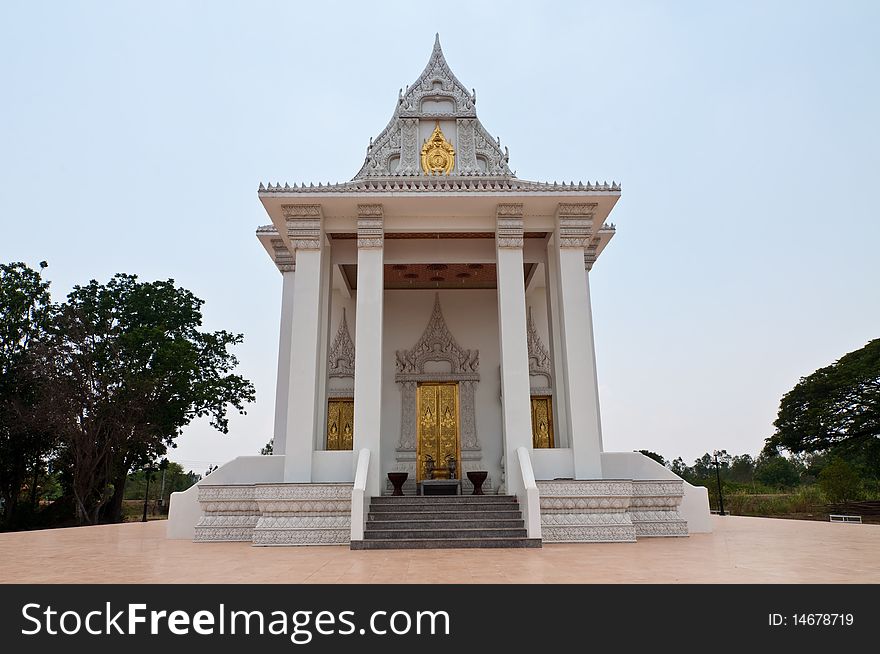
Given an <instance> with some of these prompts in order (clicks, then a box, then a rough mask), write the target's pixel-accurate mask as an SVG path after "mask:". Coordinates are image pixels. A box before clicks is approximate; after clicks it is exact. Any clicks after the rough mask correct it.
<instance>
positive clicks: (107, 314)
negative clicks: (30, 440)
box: [43, 274, 254, 524]
mask: <svg viewBox="0 0 880 654" xmlns="http://www.w3.org/2000/svg"><path fill="white" fill-rule="evenodd" d="M202 304H203V302H202V300H200V299H199V298H197V297H196V296H195V295H193V294H192V293H191V292H190V291H188V290H186V289H183V288H179V287H176V286H175V285H174V281H173V280H168V281H157V282H139V281H138V280H137V277H136V276H134V275H125V274H118V275H115V276H114V277H113V278H112V279H111V280H110V281H109V282H108V283H106V284H99V283H98V282H96V281H94V280H92V281H91V282H89V283H88V284H86V285H84V286H75V287H74V289H73V291H72V292H71V293H70V294H69V295H68V297H67V301H66V302H64V303H63V304H61V305H59V306H57V307H56V309H55V310H54V311H53V315H52V320H51V322H50V323H49V327H48V333H47V338H46V347H45V349H44V351H43V361H44V365H45V375H44V378H45V379H46V386H47V392H48V394H49V396H51V397H52V398H53V404H54V406H55V410H54V411H53V414H52V415H53V417H54V424H53V427H54V428H55V430H56V432H57V434H58V436H59V437H60V439H61V444H62V450H61V461H62V463H63V466H64V467H65V469H66V470H67V473H68V475H67V483H68V484H69V489H70V492H71V495H72V497H73V499H74V503H75V510H76V515H77V519H78V521H79V522H80V523H81V524H84V523H88V524H92V523H95V522H98V521H99V520H100V519H102V518H103V519H106V520H111V521H118V520H120V519H121V509H122V500H123V497H124V492H125V482H126V479H127V477H128V474H129V472H130V471H131V470H133V469H136V468H141V467H143V466H145V465H148V464H150V463H151V462H153V461H155V460H157V459H158V458H160V457H162V456H163V455H164V454H165V453H166V452H167V449H168V448H169V447H174V439H175V438H176V437H177V436H178V435H179V434H180V432H181V430H182V429H183V427H184V426H186V425H187V424H189V423H190V422H191V421H192V420H194V419H196V418H200V417H207V418H208V419H209V421H210V424H211V425H212V426H213V427H214V428H216V429H217V430H219V431H220V432H222V433H226V432H228V425H229V421H228V411H229V408H230V407H233V408H234V409H236V410H237V411H238V412H239V413H245V411H244V404H245V403H247V402H252V401H253V400H254V387H253V385H252V384H251V382H249V381H248V380H246V379H244V378H243V377H241V376H240V375H236V374H232V372H231V371H232V370H233V368H235V366H236V365H237V363H238V361H237V359H236V357H235V356H233V355H232V354H231V353H230V352H229V351H228V349H227V348H228V347H230V346H233V345H236V344H238V343H240V342H241V341H242V336H241V335H235V334H230V333H228V332H225V331H216V332H204V331H201V330H200V329H199V328H200V326H201V324H202V313H201V306H202Z"/></svg>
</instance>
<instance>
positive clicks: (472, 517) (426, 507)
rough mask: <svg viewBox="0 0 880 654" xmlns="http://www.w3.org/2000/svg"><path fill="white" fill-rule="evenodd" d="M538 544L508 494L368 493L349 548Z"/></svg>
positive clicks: (514, 498)
mask: <svg viewBox="0 0 880 654" xmlns="http://www.w3.org/2000/svg"><path fill="white" fill-rule="evenodd" d="M464 547H468V548H470V547H541V539H540V538H528V537H527V536H526V528H525V524H524V522H523V517H522V512H521V511H520V508H519V502H518V501H517V499H516V497H515V496H513V495H446V496H444V495H429V496H423V495H408V496H403V497H391V496H383V497H374V498H373V499H372V502H371V504H370V511H369V514H368V516H367V523H366V527H365V530H364V540H356V541H352V542H351V549H353V550H389V549H438V548H464Z"/></svg>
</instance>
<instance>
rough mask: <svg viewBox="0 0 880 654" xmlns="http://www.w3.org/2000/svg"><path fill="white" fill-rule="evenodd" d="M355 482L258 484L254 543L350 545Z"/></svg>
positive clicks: (256, 489) (256, 488)
mask: <svg viewBox="0 0 880 654" xmlns="http://www.w3.org/2000/svg"><path fill="white" fill-rule="evenodd" d="M352 486H353V485H352V484H257V485H256V487H255V498H256V501H257V507H258V508H259V510H260V519H259V520H258V521H257V524H256V526H255V527H254V539H253V542H254V545H348V543H349V541H350V538H351V490H352Z"/></svg>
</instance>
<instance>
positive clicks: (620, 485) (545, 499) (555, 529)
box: [538, 479, 636, 543]
mask: <svg viewBox="0 0 880 654" xmlns="http://www.w3.org/2000/svg"><path fill="white" fill-rule="evenodd" d="M538 491H539V493H540V496H541V535H542V537H543V539H544V542H547V543H605V542H634V541H635V540H636V528H635V526H634V525H633V523H632V520H631V519H630V516H629V514H628V513H627V509H628V508H629V505H630V499H631V497H632V482H629V481H616V480H604V479H600V480H595V481H593V480H564V481H539V482H538Z"/></svg>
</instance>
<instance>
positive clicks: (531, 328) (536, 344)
mask: <svg viewBox="0 0 880 654" xmlns="http://www.w3.org/2000/svg"><path fill="white" fill-rule="evenodd" d="M527 338H528V346H529V381H530V387H531V391H532V394H533V395H551V394H552V393H551V392H550V389H551V387H552V386H553V378H552V369H551V365H550V352H549V351H548V350H547V346H546V345H544V341H542V340H541V335H540V334H539V333H538V328H537V327H536V326H535V321H534V320H533V319H532V308H531V307H529V320H528V324H527Z"/></svg>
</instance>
